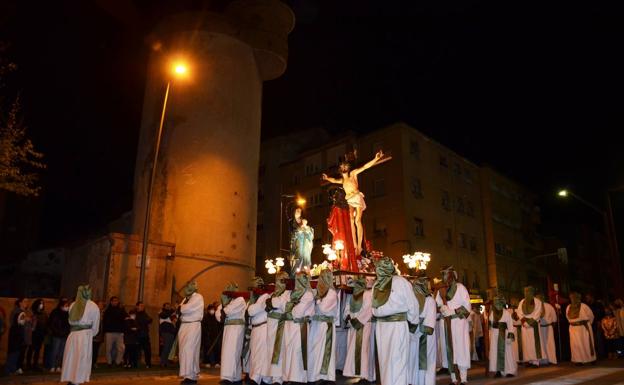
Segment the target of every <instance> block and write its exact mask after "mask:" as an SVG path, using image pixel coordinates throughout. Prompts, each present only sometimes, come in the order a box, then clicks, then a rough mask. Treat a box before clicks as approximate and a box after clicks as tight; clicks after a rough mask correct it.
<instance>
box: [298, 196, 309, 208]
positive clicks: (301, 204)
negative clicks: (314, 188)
mask: <svg viewBox="0 0 624 385" xmlns="http://www.w3.org/2000/svg"><path fill="white" fill-rule="evenodd" d="M306 203H307V201H306V199H305V198H302V197H298V198H297V206H299V207H304V206H305V205H306Z"/></svg>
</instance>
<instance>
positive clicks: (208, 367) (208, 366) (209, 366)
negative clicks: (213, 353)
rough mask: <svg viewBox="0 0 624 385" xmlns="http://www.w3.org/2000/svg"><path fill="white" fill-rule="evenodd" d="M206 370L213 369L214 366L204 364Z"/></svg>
mask: <svg viewBox="0 0 624 385" xmlns="http://www.w3.org/2000/svg"><path fill="white" fill-rule="evenodd" d="M204 368H207V369H210V368H212V365H210V364H204Z"/></svg>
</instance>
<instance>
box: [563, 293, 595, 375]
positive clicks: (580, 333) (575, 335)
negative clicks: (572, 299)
mask: <svg viewBox="0 0 624 385" xmlns="http://www.w3.org/2000/svg"><path fill="white" fill-rule="evenodd" d="M569 312H570V306H569V305H568V308H567V309H566V317H567V318H568V321H569V322H570V323H572V322H579V321H587V326H588V327H587V328H586V327H585V326H582V325H580V326H572V325H570V352H571V353H572V360H571V361H572V362H574V363H582V364H585V363H588V362H593V361H596V349H595V348H594V349H592V348H591V345H594V332H593V331H592V322H594V313H593V312H592V311H591V309H590V308H589V306H587V305H585V304H584V303H581V309H580V310H579V315H578V317H577V318H570V315H569ZM590 344H591V345H590ZM592 350H593V353H594V354H592Z"/></svg>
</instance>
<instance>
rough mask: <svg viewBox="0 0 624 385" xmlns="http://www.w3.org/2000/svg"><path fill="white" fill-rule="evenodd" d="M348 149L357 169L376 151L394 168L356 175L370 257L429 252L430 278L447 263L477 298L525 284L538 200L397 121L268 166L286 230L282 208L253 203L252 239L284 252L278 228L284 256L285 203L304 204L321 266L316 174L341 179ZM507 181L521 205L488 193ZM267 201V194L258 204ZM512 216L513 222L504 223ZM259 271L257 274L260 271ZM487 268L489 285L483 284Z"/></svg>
mask: <svg viewBox="0 0 624 385" xmlns="http://www.w3.org/2000/svg"><path fill="white" fill-rule="evenodd" d="M352 149H357V153H358V158H357V161H356V162H355V163H356V164H355V166H356V167H357V166H359V165H361V164H364V163H365V162H367V161H368V160H370V159H372V157H373V156H374V154H375V153H376V152H377V151H378V150H383V151H384V152H385V153H387V154H389V155H391V156H392V160H390V161H388V162H385V163H383V164H380V165H377V166H375V167H373V168H371V169H368V170H366V171H365V172H363V173H362V174H360V175H359V176H358V178H359V186H360V190H361V191H362V192H363V193H364V194H365V200H366V205H367V208H366V210H365V211H364V215H363V223H364V228H365V234H366V238H367V239H368V240H369V241H371V243H372V245H373V249H375V250H379V251H382V252H384V254H385V255H389V256H391V257H392V258H394V260H395V261H396V262H398V263H399V265H400V266H402V265H403V264H402V259H401V257H402V256H403V255H404V254H407V253H413V252H415V251H422V252H429V253H431V255H432V261H431V263H430V265H429V269H428V270H429V271H430V272H431V273H430V274H431V275H437V272H438V271H439V269H440V268H441V267H442V266H444V265H453V266H454V267H455V268H456V269H457V271H458V274H459V278H460V280H461V281H462V282H464V283H466V284H467V286H469V287H470V288H471V289H474V290H476V291H481V292H484V291H485V290H486V289H488V288H493V287H496V286H497V285H498V286H502V287H503V288H504V289H505V290H507V288H511V289H513V290H515V291H518V292H519V291H520V290H521V286H522V285H524V284H525V283H526V281H527V279H528V277H529V276H530V273H529V272H526V271H525V270H522V269H524V268H525V266H523V262H522V261H523V258H527V257H531V256H533V255H537V254H536V253H537V251H536V250H539V248H540V245H539V238H538V237H537V231H536V226H537V224H538V223H539V211H536V209H535V206H534V201H535V197H534V196H533V195H532V194H530V193H529V192H528V191H526V190H524V189H522V188H521V187H520V186H519V185H518V184H516V183H514V182H513V181H511V180H509V179H508V178H505V177H504V176H502V175H500V174H498V173H495V172H494V171H493V170H491V169H489V168H483V169H482V168H481V167H479V166H478V165H476V164H474V163H473V162H471V161H469V160H467V159H465V158H464V157H462V156H461V155H459V154H457V153H455V152H454V151H452V150H451V149H449V148H447V147H445V146H443V145H441V144H440V143H438V142H436V141H434V140H432V139H431V138H429V137H427V136H426V135H424V134H422V133H421V132H419V131H418V130H416V129H414V128H412V127H410V126H408V125H406V124H403V123H397V124H394V125H391V126H388V127H385V128H382V129H379V130H376V131H374V132H371V133H368V134H365V135H359V136H358V135H355V134H346V135H344V136H342V137H338V138H334V139H333V140H330V141H327V142H325V143H324V144H322V145H319V146H316V147H314V148H311V149H309V150H307V151H303V152H301V153H300V154H299V155H298V156H297V157H295V158H293V159H292V160H290V161H287V162H283V163H281V164H279V165H278V166H277V167H274V168H272V169H268V168H266V167H265V169H264V170H262V173H263V174H265V175H266V174H269V173H271V174H272V175H274V176H273V180H274V181H275V180H278V183H273V185H274V186H275V187H274V188H276V189H278V190H279V191H281V194H282V195H286V196H287V197H285V198H282V199H283V204H282V209H283V210H282V211H283V212H284V216H283V217H282V226H279V222H280V221H279V215H280V214H279V212H280V209H279V205H277V206H276V205H275V204H274V206H276V207H273V209H272V210H265V209H263V207H268V205H267V203H266V202H264V203H263V202H261V203H259V206H258V207H259V208H260V211H259V218H258V224H259V226H258V239H267V240H268V239H272V242H273V243H275V244H280V242H279V240H278V238H279V234H280V232H279V229H280V227H281V229H282V233H281V239H282V241H281V248H282V249H284V250H287V249H288V242H289V241H288V239H289V235H288V225H287V220H288V218H289V217H291V216H292V212H293V210H294V208H295V203H294V202H295V198H292V197H291V196H294V197H297V196H301V197H304V198H305V199H306V201H307V202H306V205H305V209H304V216H305V217H306V218H307V219H308V222H309V225H311V226H312V227H314V229H315V243H314V250H313V254H312V261H313V263H318V262H321V261H322V260H323V255H322V253H321V245H322V244H324V243H328V242H329V241H330V240H331V234H330V233H329V232H328V230H327V224H326V220H327V216H328V213H329V210H330V205H331V204H330V200H329V196H328V188H329V187H330V186H327V185H325V186H323V185H322V184H321V175H322V173H327V174H328V175H330V176H338V171H337V169H338V164H339V163H340V162H341V161H342V159H343V157H344V155H345V153H347V152H348V151H351V150H352ZM275 175H277V177H276V176H275ZM483 178H487V182H484V181H483ZM503 180H504V181H506V183H507V184H506V185H505V186H507V187H505V189H506V190H507V189H510V190H511V191H513V195H514V196H518V199H510V200H504V199H503V198H501V197H500V196H499V195H498V192H497V191H496V190H493V189H494V188H493V187H491V186H492V185H495V186H498V185H503V183H502V182H501V181H503ZM484 186H490V188H489V189H488V190H486V191H485V193H487V195H488V197H487V199H484V197H483V194H484ZM511 187H513V189H511ZM506 190H505V191H506ZM503 196H504V195H503ZM267 198H268V196H267V195H266V194H265V196H264V197H263V201H266V200H267ZM274 200H275V199H274ZM278 203H279V202H278ZM276 209H277V210H276ZM509 216H510V217H512V218H513V220H509V219H506V218H507V217H509ZM505 222H509V223H508V224H511V227H510V226H507V225H505ZM269 223H270V226H269V225H268V224H269ZM488 234H490V235H489V238H488ZM268 249H269V248H268V247H267V246H266V244H265V245H264V247H263V244H262V243H261V242H259V243H258V250H257V255H258V259H262V258H274V257H275V256H277V255H278V254H279V253H278V252H277V247H272V248H271V250H272V251H271V252H267V250H268ZM508 249H511V250H512V252H511V253H510V252H509V250H508ZM491 250H493V251H492V252H491V253H490V251H491ZM516 250H517V251H516ZM285 254H287V252H285V251H284V252H283V256H286V255H285ZM510 261H511V262H510ZM512 262H513V263H512ZM258 266H259V267H260V268H259V269H258V270H260V269H262V268H261V266H263V265H262V264H258ZM404 268H405V269H406V267H404ZM488 268H489V270H490V274H494V276H493V277H491V276H488ZM514 269H515V270H514ZM259 273H262V271H259ZM514 274H515V275H514Z"/></svg>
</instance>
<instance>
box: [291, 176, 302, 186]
mask: <svg viewBox="0 0 624 385" xmlns="http://www.w3.org/2000/svg"><path fill="white" fill-rule="evenodd" d="M299 183H301V175H299V174H298V173H296V174H294V175H293V177H292V184H293V185H294V186H297V185H298V184H299Z"/></svg>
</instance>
